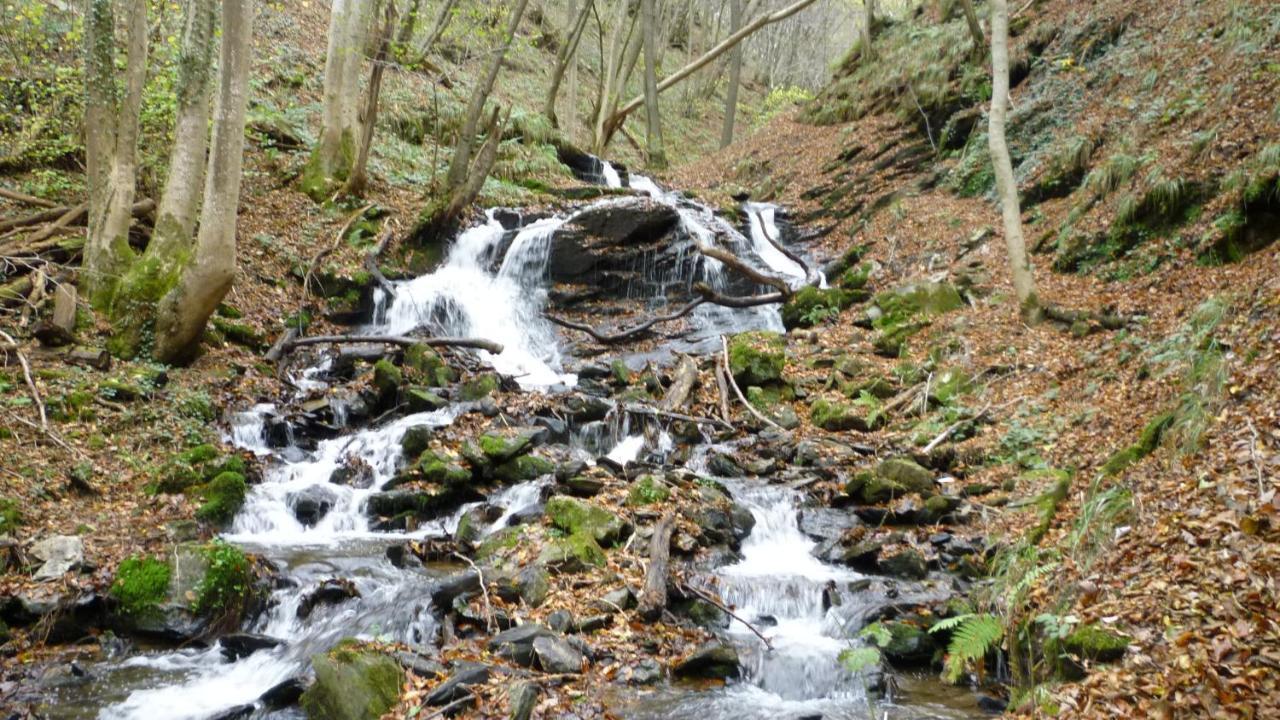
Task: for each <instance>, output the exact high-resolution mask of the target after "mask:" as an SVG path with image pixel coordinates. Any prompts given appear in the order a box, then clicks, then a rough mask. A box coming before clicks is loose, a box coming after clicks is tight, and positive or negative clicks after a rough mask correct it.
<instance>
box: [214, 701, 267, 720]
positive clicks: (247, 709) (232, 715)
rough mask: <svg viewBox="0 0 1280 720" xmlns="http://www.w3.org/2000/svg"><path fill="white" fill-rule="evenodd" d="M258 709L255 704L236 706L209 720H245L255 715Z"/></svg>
mask: <svg viewBox="0 0 1280 720" xmlns="http://www.w3.org/2000/svg"><path fill="white" fill-rule="evenodd" d="M256 709H257V708H255V707H254V706H253V703H248V704H245V705H236V706H235V707H232V708H228V709H226V710H223V711H222V712H220V713H216V714H214V715H211V716H210V717H209V720H245V718H248V717H250V716H251V715H253V711H254V710H256Z"/></svg>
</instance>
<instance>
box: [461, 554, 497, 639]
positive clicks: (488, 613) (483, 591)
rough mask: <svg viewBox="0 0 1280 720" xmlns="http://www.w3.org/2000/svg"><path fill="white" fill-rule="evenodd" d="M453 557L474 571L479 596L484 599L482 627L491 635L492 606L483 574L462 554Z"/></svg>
mask: <svg viewBox="0 0 1280 720" xmlns="http://www.w3.org/2000/svg"><path fill="white" fill-rule="evenodd" d="M453 556H454V557H456V558H458V559H459V560H461V561H463V562H465V563H466V564H468V565H470V566H471V569H472V570H474V571H475V573H476V577H477V578H478V579H479V580H480V595H481V597H482V598H484V627H485V630H487V631H488V632H489V633H490V634H493V623H494V620H493V605H492V604H490V602H489V588H487V587H485V585H484V573H482V572H480V568H478V567H476V564H475V563H474V562H472V561H471V558H469V557H467V556H466V555H463V554H462V553H456V552H455V553H453Z"/></svg>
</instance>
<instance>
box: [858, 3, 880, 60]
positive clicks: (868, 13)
mask: <svg viewBox="0 0 1280 720" xmlns="http://www.w3.org/2000/svg"><path fill="white" fill-rule="evenodd" d="M862 8H863V13H862V52H861V56H862V57H861V60H862V61H863V62H871V61H872V60H875V59H876V46H875V39H876V0H862Z"/></svg>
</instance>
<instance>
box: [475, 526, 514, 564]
mask: <svg viewBox="0 0 1280 720" xmlns="http://www.w3.org/2000/svg"><path fill="white" fill-rule="evenodd" d="M523 537H524V532H523V531H522V530H521V529H520V528H518V527H510V528H503V529H502V530H499V531H497V532H495V533H492V534H490V535H489V536H488V537H486V538H485V539H484V541H483V542H481V543H480V547H478V548H476V560H479V561H480V562H484V561H486V560H489V559H490V558H492V557H493V556H495V555H497V554H499V553H500V552H502V551H503V550H509V549H511V548H513V547H516V546H517V545H519V544H520V540H521V538H523Z"/></svg>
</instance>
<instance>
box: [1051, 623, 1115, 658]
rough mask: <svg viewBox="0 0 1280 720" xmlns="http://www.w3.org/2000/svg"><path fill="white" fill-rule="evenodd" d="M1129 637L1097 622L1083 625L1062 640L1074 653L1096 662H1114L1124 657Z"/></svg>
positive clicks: (1064, 645) (1065, 646)
mask: <svg viewBox="0 0 1280 720" xmlns="http://www.w3.org/2000/svg"><path fill="white" fill-rule="evenodd" d="M1129 641H1130V640H1129V638H1128V637H1127V636H1125V635H1121V634H1120V633H1117V632H1114V631H1111V630H1108V629H1106V628H1104V627H1102V626H1100V625H1098V624H1096V623H1089V624H1087V625H1082V626H1080V627H1078V628H1076V630H1075V631H1074V632H1072V633H1071V634H1070V635H1068V636H1067V637H1066V639H1065V640H1063V642H1062V646H1063V649H1064V650H1066V651H1067V652H1069V653H1071V654H1072V655H1076V656H1078V657H1081V658H1084V659H1087V660H1094V661H1096V662H1114V661H1116V660H1119V659H1120V658H1122V657H1124V653H1125V650H1127V649H1128V648H1129Z"/></svg>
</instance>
